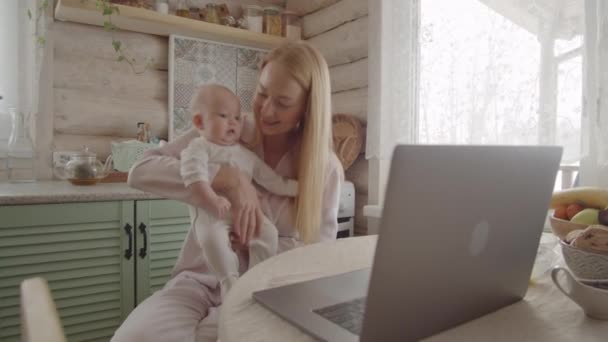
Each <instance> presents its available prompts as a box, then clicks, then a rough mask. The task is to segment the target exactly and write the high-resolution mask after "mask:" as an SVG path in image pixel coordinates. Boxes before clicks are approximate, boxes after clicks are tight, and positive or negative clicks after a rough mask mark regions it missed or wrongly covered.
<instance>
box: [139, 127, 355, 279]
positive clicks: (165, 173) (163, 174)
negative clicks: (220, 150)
mask: <svg viewBox="0 0 608 342" xmlns="http://www.w3.org/2000/svg"><path fill="white" fill-rule="evenodd" d="M198 136H199V135H198V132H197V131H196V130H195V129H193V130H191V131H189V132H187V133H186V134H184V135H182V136H181V137H179V138H177V139H176V140H174V141H172V142H171V143H169V144H167V145H165V146H163V147H161V148H158V149H154V150H149V151H148V152H147V153H146V154H145V155H144V157H143V158H142V159H141V160H140V161H138V162H137V163H136V164H135V165H133V167H132V168H131V171H130V172H129V180H128V183H129V185H130V186H131V187H133V188H136V189H139V190H143V191H146V192H150V193H154V194H157V195H160V196H163V197H165V198H169V199H174V200H178V201H183V202H186V203H189V197H190V193H189V192H188V191H187V190H186V188H185V187H184V183H183V180H182V178H181V176H180V161H179V158H180V152H181V151H182V150H183V149H184V148H186V146H188V143H189V142H190V141H191V140H192V139H194V138H196V137H198ZM254 152H256V154H257V155H258V156H259V157H260V158H262V159H263V150H262V148H261V144H260V145H259V146H258V148H257V149H256V150H255V151H254ZM293 157H294V156H293V153H292V152H291V151H290V152H287V153H286V154H285V155H284V156H283V158H282V159H281V160H280V161H279V163H278V164H277V166H276V168H275V171H276V172H277V173H278V174H279V175H281V176H283V177H287V178H295V175H296V170H294V168H293V167H292V166H291V165H292V164H293V163H292V162H291V161H292V160H293ZM327 165H328V166H327V168H326V176H325V187H324V191H323V198H322V199H321V200H322V201H323V203H322V217H321V226H320V241H327V240H333V239H335V238H336V234H337V232H338V222H337V219H338V205H339V199H340V186H341V184H342V182H343V181H344V171H343V169H342V165H341V164H340V161H339V160H338V158H337V157H336V156H335V155H334V154H333V153H332V154H331V158H330V161H329V163H328V164H327ZM213 171H214V173H212V174H210V179H212V178H213V177H214V176H215V173H216V172H217V170H212V172H213ZM290 202H291V199H290V198H289V197H283V196H278V195H273V194H270V193H268V192H262V196H261V199H260V205H261V209H262V211H263V212H264V215H266V217H268V219H270V221H271V222H272V223H274V225H275V226H276V228H277V230H278V232H279V245H278V252H279V253H280V252H283V251H286V250H289V249H292V248H295V247H298V246H300V245H302V244H303V243H302V242H301V241H299V239H298V234H297V232H296V231H295V229H294V227H293V226H292V222H293V221H292V220H291V209H290ZM189 204H192V203H189ZM195 234H196V232H195V230H194V229H192V228H191V229H190V230H189V232H188V235H187V236H186V240H185V241H184V244H183V246H182V249H181V252H180V255H179V258H178V260H177V262H176V264H175V266H174V267H173V271H172V274H171V276H172V277H174V276H176V275H177V274H179V273H181V272H183V271H190V272H192V273H194V274H199V275H201V276H203V278H206V279H201V280H203V282H205V283H208V280H210V279H209V278H208V275H210V272H209V270H208V268H207V265H206V264H205V261H204V260H203V258H202V255H203V254H202V252H201V248H200V246H199V245H198V242H197V238H196V235H195ZM205 280H207V281H205Z"/></svg>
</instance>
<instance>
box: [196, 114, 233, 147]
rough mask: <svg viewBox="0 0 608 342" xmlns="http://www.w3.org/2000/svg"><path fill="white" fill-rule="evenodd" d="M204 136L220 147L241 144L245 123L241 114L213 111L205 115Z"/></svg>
mask: <svg viewBox="0 0 608 342" xmlns="http://www.w3.org/2000/svg"><path fill="white" fill-rule="evenodd" d="M203 125H204V128H203V134H204V136H205V138H207V140H209V141H211V142H212V143H215V144H218V145H234V144H237V143H238V142H239V139H240V137H241V129H242V128H243V122H242V119H241V113H240V112H234V111H225V110H212V111H209V112H207V113H204V114H203Z"/></svg>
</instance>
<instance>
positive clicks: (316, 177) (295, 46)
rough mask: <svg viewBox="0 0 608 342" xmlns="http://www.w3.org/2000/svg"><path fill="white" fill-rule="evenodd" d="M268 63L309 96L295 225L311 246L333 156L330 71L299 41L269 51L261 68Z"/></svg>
mask: <svg viewBox="0 0 608 342" xmlns="http://www.w3.org/2000/svg"><path fill="white" fill-rule="evenodd" d="M270 62H277V63H280V64H281V65H283V66H284V67H286V68H287V70H289V72H290V74H291V75H292V76H293V77H294V78H295V79H296V81H297V82H298V83H299V84H300V85H301V86H302V87H303V88H304V89H305V91H306V93H307V94H308V102H307V105H306V113H305V114H304V116H303V117H302V121H301V122H300V129H299V133H300V137H299V143H298V145H299V151H297V152H298V153H297V156H298V160H297V164H296V165H297V179H298V182H299V187H298V196H297V197H296V201H295V221H294V226H295V228H296V231H297V232H298V234H299V237H300V240H302V241H304V242H305V243H311V242H315V241H318V239H319V228H320V224H321V212H322V209H323V208H322V205H323V201H322V199H323V188H324V186H325V174H326V168H327V164H328V161H329V158H331V153H333V152H332V150H333V140H332V129H331V127H332V124H331V86H330V81H329V69H328V67H327V62H326V61H325V58H323V56H322V55H321V53H320V52H319V51H318V50H317V49H315V48H314V47H312V46H311V45H310V44H308V43H305V42H301V41H300V42H290V43H287V44H284V45H282V46H280V47H278V48H276V49H274V50H272V51H271V52H270V53H269V54H268V55H267V56H266V57H265V59H264V61H263V62H262V69H263V68H264V67H265V66H266V65H267V64H268V63H270Z"/></svg>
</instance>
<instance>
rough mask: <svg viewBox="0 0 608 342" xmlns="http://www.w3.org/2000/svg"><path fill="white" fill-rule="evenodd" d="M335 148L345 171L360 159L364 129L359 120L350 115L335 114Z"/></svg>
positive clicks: (333, 119)
mask: <svg viewBox="0 0 608 342" xmlns="http://www.w3.org/2000/svg"><path fill="white" fill-rule="evenodd" d="M332 122H333V125H332V126H333V127H332V129H333V135H334V148H335V150H336V154H337V155H338V159H340V162H341V163H342V166H343V167H344V170H346V169H348V168H349V167H350V166H351V165H352V164H353V163H354V162H355V160H357V157H359V154H360V153H361V148H362V146H363V129H362V128H361V123H360V122H359V120H358V119H357V118H355V117H353V116H352V115H348V114H334V116H333V117H332Z"/></svg>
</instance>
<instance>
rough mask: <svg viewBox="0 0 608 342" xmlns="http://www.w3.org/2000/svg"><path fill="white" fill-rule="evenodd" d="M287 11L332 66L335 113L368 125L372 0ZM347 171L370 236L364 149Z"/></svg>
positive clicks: (318, 3)
mask: <svg viewBox="0 0 608 342" xmlns="http://www.w3.org/2000/svg"><path fill="white" fill-rule="evenodd" d="M287 9H290V10H293V11H296V12H297V13H298V14H300V15H301V16H303V19H302V31H303V39H306V40H307V41H309V42H310V43H311V44H313V45H314V46H316V47H317V48H318V49H319V50H320V51H321V52H322V53H323V55H324V56H325V59H326V60H327V63H328V64H329V72H330V76H331V86H332V107H333V112H334V113H348V114H352V115H354V116H356V117H357V118H359V119H360V120H361V121H362V122H363V123H365V122H367V83H368V82H367V55H368V35H367V31H368V27H367V26H368V17H367V14H368V0H309V1H301V0H288V1H287ZM361 152H362V154H361V156H359V159H357V161H355V163H354V164H353V165H352V166H351V167H350V168H349V169H348V170H347V171H346V179H347V180H349V181H351V182H353V183H354V184H355V189H356V198H355V202H356V214H355V230H356V232H357V234H366V233H367V219H366V218H365V217H364V216H363V206H365V205H367V193H368V162H367V160H366V159H365V158H364V152H365V151H364V150H363V151H361Z"/></svg>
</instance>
